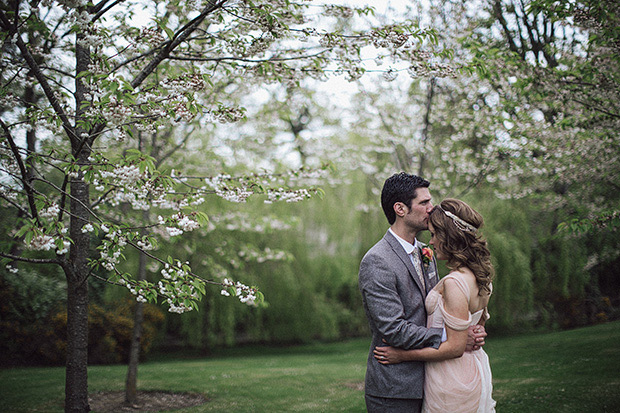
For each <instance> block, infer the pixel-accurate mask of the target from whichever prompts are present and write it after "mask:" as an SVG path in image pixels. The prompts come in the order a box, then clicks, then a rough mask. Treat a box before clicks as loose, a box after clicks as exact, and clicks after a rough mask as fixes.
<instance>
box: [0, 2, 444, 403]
mask: <svg viewBox="0 0 620 413" xmlns="http://www.w3.org/2000/svg"><path fill="white" fill-rule="evenodd" d="M370 12H371V10H370V9H368V8H363V9H357V10H354V9H351V8H348V7H342V6H331V5H323V6H313V5H311V4H309V3H305V2H304V3H299V4H298V3H292V2H289V1H286V0H283V1H276V2H274V1H270V2H266V1H255V2H252V1H249V0H245V1H231V0H205V1H188V2H180V1H171V2H166V3H161V2H145V1H125V2H118V1H117V2H113V1H108V0H101V1H100V2H91V1H86V0H84V1H82V0H77V1H58V2H54V1H41V2H30V3H23V2H18V1H15V2H5V3H3V5H2V7H1V8H0V27H1V28H2V40H3V52H4V53H3V60H2V67H3V70H2V74H1V82H2V89H1V96H2V102H1V103H0V108H1V118H0V127H1V129H2V131H1V132H2V133H1V139H0V145H1V152H0V162H1V165H0V168H1V170H2V182H1V183H0V185H1V188H2V191H1V194H0V196H1V200H2V201H1V202H2V204H3V207H5V208H7V207H8V208H10V210H11V213H12V214H13V216H14V217H15V219H16V220H17V230H16V231H15V232H14V233H12V234H11V240H10V241H9V242H4V243H3V245H2V251H1V252H0V254H1V256H2V257H4V258H5V259H6V262H10V263H11V264H10V267H9V268H11V270H13V268H16V266H17V263H18V262H27V263H33V264H53V265H58V266H60V267H61V268H62V269H63V271H64V273H65V275H66V279H67V297H68V298H67V310H68V320H67V324H68V348H67V374H66V403H65V409H66V410H67V411H87V410H88V409H89V407H88V399H87V374H86V360H87V309H88V287H87V286H88V284H87V279H88V278H89V277H90V276H91V275H92V274H93V273H94V272H97V271H101V270H105V271H108V272H109V273H110V277H109V281H110V282H115V283H118V284H121V285H125V286H126V287H127V288H128V289H129V290H130V291H131V292H132V293H133V294H134V295H135V296H136V299H137V300H138V301H141V302H143V301H155V300H157V299H158V297H161V298H163V300H164V301H165V302H167V304H168V306H169V309H170V311H173V312H184V311H188V310H191V309H192V308H194V307H195V305H196V300H199V299H200V298H201V296H202V295H203V294H204V293H205V284H216V285H220V286H221V287H222V291H223V293H225V294H231V295H234V296H236V297H238V298H239V300H241V301H242V302H245V303H247V304H252V305H256V304H258V303H260V302H261V300H262V295H261V293H260V292H259V291H258V290H257V289H256V288H254V287H250V286H246V285H244V284H243V283H241V282H239V281H234V280H231V279H230V278H220V277H218V276H217V275H214V277H205V276H203V275H201V274H200V273H201V271H200V270H196V269H195V267H193V266H192V265H191V264H190V263H189V262H184V261H183V260H180V259H177V258H174V257H159V256H157V255H156V253H155V251H154V247H155V243H156V237H155V236H154V235H153V233H154V231H155V232H157V231H160V233H162V234H165V235H166V236H168V237H178V236H180V235H182V234H183V233H184V232H188V231H192V230H195V229H197V228H198V227H199V226H201V225H204V224H206V223H207V221H208V218H207V216H206V215H205V214H204V213H202V212H200V211H198V210H196V206H197V205H199V204H200V203H202V202H204V200H205V196H208V195H215V196H220V197H222V198H224V199H226V200H228V201H232V202H244V201H245V200H246V199H247V198H248V197H250V196H252V195H254V194H262V195H265V196H266V199H267V201H268V202H274V201H287V202H296V201H300V200H302V199H305V198H307V197H309V196H311V195H313V194H314V193H316V189H313V188H307V187H304V186H303V182H302V183H301V184H302V186H299V187H290V186H289V185H288V183H289V182H290V178H296V179H297V181H296V182H300V181H299V178H303V177H304V176H305V175H306V174H307V173H308V172H309V173H310V174H311V175H313V176H314V175H315V172H314V171H307V170H306V169H304V170H300V171H292V172H290V173H260V174H259V173H251V174H248V175H246V176H237V177H235V176H230V175H227V174H222V173H219V171H217V170H210V171H208V172H207V173H206V174H204V175H201V176H191V177H190V176H185V175H183V173H182V172H181V173H180V174H179V173H178V172H177V173H173V171H170V170H166V169H165V168H164V165H156V163H157V162H158V160H159V159H156V158H154V157H153V156H151V155H149V154H148V153H144V152H143V151H142V149H143V146H142V145H140V142H141V141H142V140H143V139H148V137H149V136H150V137H157V136H161V135H158V131H163V130H166V129H168V128H171V127H173V126H175V125H182V124H184V123H187V122H190V121H192V120H196V121H200V122H201V125H202V126H205V125H207V124H208V123H209V122H224V123H229V122H235V121H237V120H239V119H241V118H243V117H244V113H245V109H244V108H243V107H242V106H239V105H236V104H235V103H234V100H232V99H228V95H229V92H228V91H229V89H230V88H234V87H240V86H239V85H244V84H245V85H248V84H252V85H254V86H256V85H260V84H265V83H267V84H274V83H282V84H291V85H294V84H298V83H299V82H301V81H302V79H303V78H305V77H311V78H315V79H323V78H325V77H327V76H329V75H330V74H344V75H346V76H347V77H348V78H349V79H350V80H355V79H358V78H360V77H361V76H362V75H363V74H364V71H365V69H364V67H363V65H362V63H361V59H360V56H361V53H362V49H363V48H364V47H366V46H369V47H375V48H380V49H382V50H385V51H387V53H388V54H390V55H392V56H394V58H395V59H398V60H400V61H405V62H408V64H409V65H410V67H412V68H414V67H422V66H424V65H425V64H426V63H425V58H424V57H420V54H419V53H418V47H419V46H420V44H421V43H422V42H423V41H425V39H426V38H427V36H428V35H429V34H432V32H431V31H424V30H419V29H418V28H417V27H415V26H413V25H412V24H403V25H396V24H390V25H385V26H382V27H376V28H374V29H367V28H366V29H365V30H364V31H363V32H356V31H349V32H347V33H345V32H340V31H338V30H336V31H329V30H327V29H325V28H323V26H322V23H320V22H319V19H318V18H323V17H325V16H329V17H330V18H336V19H347V18H352V17H353V16H354V15H359V16H365V15H367V14H368V13H370ZM412 70H413V69H412ZM153 142H154V143H155V145H158V142H157V141H156V140H155V139H154V140H153ZM176 143H180V141H179V140H177V141H176ZM121 206H130V207H131V208H132V209H136V210H144V211H146V210H152V211H153V212H154V213H153V216H155V215H156V216H157V219H156V220H155V221H154V222H140V220H139V219H138V220H132V219H128V218H127V217H126V216H125V214H123V213H122V209H123V208H124V207H123V208H120V207H121ZM92 240H96V242H95V243H94V244H93V243H91V241H92ZM24 247H26V248H24ZM126 248H133V249H136V250H139V251H141V252H142V253H143V254H145V255H146V256H147V257H149V258H150V259H152V260H155V261H157V262H159V263H161V265H162V266H163V269H162V271H161V274H162V278H161V280H159V281H157V282H156V283H153V282H149V281H147V280H140V279H136V278H134V276H133V275H131V274H130V273H127V272H123V271H121V270H120V268H119V263H120V260H121V259H122V258H123V257H124V255H123V252H124V251H125V249H126Z"/></svg>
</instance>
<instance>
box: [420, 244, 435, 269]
mask: <svg viewBox="0 0 620 413" xmlns="http://www.w3.org/2000/svg"><path fill="white" fill-rule="evenodd" d="M422 262H423V263H424V265H426V266H427V267H428V266H429V265H430V264H431V262H433V250H432V249H430V248H429V247H424V248H422Z"/></svg>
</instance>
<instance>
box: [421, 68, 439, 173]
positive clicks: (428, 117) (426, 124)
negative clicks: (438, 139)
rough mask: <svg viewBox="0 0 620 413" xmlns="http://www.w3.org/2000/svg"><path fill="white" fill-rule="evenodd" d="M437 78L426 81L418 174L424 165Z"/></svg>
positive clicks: (422, 170)
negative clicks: (426, 90)
mask: <svg viewBox="0 0 620 413" xmlns="http://www.w3.org/2000/svg"><path fill="white" fill-rule="evenodd" d="M436 83H437V79H435V78H434V77H432V78H430V80H429V82H428V93H427V94H426V114H425V115H424V129H423V130H422V150H421V151H420V167H419V169H418V176H423V174H424V167H425V166H426V155H425V151H426V145H427V143H428V135H429V130H430V126H431V108H432V107H433V97H434V96H435V85H436Z"/></svg>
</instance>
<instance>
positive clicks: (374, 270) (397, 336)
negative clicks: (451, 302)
mask: <svg viewBox="0 0 620 413" xmlns="http://www.w3.org/2000/svg"><path fill="white" fill-rule="evenodd" d="M359 277H360V278H359V281H360V291H361V293H362V297H363V299H364V301H365V304H366V307H367V309H368V313H369V314H368V316H369V317H370V318H371V321H372V323H373V324H374V325H375V326H376V327H377V329H378V330H379V332H380V333H381V335H382V336H383V338H384V339H385V340H386V341H387V342H388V343H389V344H390V345H392V346H394V347H400V348H404V349H411V348H422V347H434V348H437V347H439V344H440V343H441V334H442V329H440V328H431V329H428V328H426V327H425V326H424V325H416V324H414V323H412V322H410V321H408V320H406V319H405V318H404V308H403V303H402V300H401V297H400V295H399V294H398V291H397V289H396V281H395V279H394V275H393V271H392V270H391V269H390V268H389V267H388V266H387V264H386V262H385V260H384V259H381V258H379V257H375V256H372V255H367V256H366V257H365V258H364V259H363V260H362V263H361V265H360V274H359ZM420 305H421V306H423V305H424V302H423V299H422V297H420Z"/></svg>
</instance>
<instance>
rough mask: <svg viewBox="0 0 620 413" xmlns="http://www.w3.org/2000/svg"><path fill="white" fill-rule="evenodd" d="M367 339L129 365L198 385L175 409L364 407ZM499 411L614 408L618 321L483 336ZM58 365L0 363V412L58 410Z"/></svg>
mask: <svg viewBox="0 0 620 413" xmlns="http://www.w3.org/2000/svg"><path fill="white" fill-rule="evenodd" d="M368 342H369V340H367V339H362V340H352V341H348V342H345V343H339V344H316V345H308V346H301V347H291V348H253V349H241V350H239V349H235V350H229V351H225V352H223V353H222V354H220V355H219V356H218V357H213V358H201V359H186V360H158V361H151V362H147V363H144V364H142V365H141V366H140V369H139V389H140V390H165V391H173V392H199V393H202V394H204V395H205V396H206V397H207V398H209V399H210V400H209V402H208V403H207V404H205V405H202V406H200V407H194V408H187V409H182V410H176V411H177V412H214V411H216V412H364V411H365V409H364V400H363V391H362V390H361V389H360V385H361V383H362V382H363V379H364V372H365V363H366V354H367V351H368V347H367V346H368ZM486 350H487V353H489V357H490V359H491V367H492V370H493V381H494V398H495V399H496V400H497V402H498V406H497V411H498V412H499V413H511V412H515V413H516V412H519V413H521V412H562V413H570V412H575V413H576V412H580V413H581V412H620V322H613V323H607V324H601V325H598V326H594V327H587V328H583V329H577V330H571V331H563V332H554V333H546V334H535V335H524V336H516V337H495V338H491V339H490V340H489V341H488V343H487V345H486ZM125 374H126V367H125V366H120V365H114V366H91V367H90V368H89V389H90V391H91V392H96V391H119V390H123V385H124V380H125ZM63 386H64V369H63V368H56V367H54V368H16V369H5V370H0V406H2V411H6V412H35V411H39V412H61V411H62V400H63V397H64V389H63Z"/></svg>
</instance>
